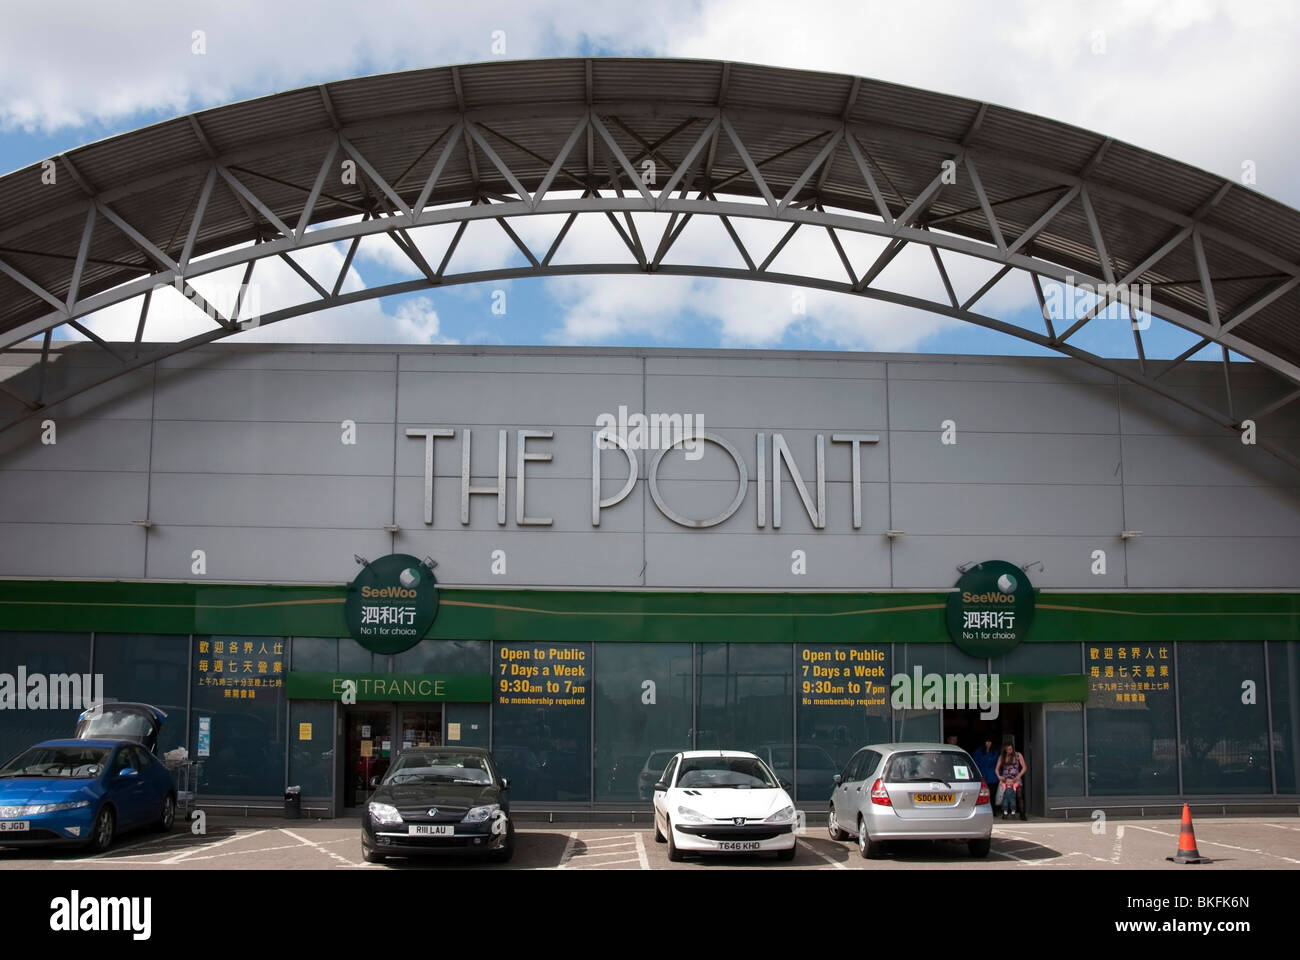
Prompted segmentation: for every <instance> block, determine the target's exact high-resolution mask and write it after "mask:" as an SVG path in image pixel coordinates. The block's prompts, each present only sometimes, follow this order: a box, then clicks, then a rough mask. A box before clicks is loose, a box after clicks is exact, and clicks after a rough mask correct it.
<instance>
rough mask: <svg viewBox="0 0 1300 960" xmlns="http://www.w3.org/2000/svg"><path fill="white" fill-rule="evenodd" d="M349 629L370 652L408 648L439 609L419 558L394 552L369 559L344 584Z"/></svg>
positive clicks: (426, 569) (425, 630)
mask: <svg viewBox="0 0 1300 960" xmlns="http://www.w3.org/2000/svg"><path fill="white" fill-rule="evenodd" d="M343 614H344V616H345V617H346V618H347V623H348V633H350V634H351V635H352V636H353V638H354V639H355V640H356V641H357V643H359V644H361V645H362V646H363V647H365V648H366V649H367V650H370V651H371V652H373V653H401V652H402V651H404V650H410V649H411V648H412V647H413V646H415V645H416V644H417V643H419V642H420V640H421V638H423V637H424V635H425V634H426V633H428V632H429V627H430V626H432V624H433V618H434V617H435V616H437V614H438V585H437V582H436V581H435V580H434V578H433V570H431V569H430V568H429V567H428V566H427V565H426V564H425V563H424V562H423V561H420V560H418V559H416V558H415V557H413V556H411V555H410V554H406V553H393V554H389V555H388V556H386V557H380V558H379V559H378V560H375V561H374V562H373V563H367V564H366V565H365V568H364V569H362V571H361V572H360V573H358V574H357V577H356V579H355V580H353V581H352V582H351V583H350V584H348V593H347V599H346V600H345V601H344V604H343Z"/></svg>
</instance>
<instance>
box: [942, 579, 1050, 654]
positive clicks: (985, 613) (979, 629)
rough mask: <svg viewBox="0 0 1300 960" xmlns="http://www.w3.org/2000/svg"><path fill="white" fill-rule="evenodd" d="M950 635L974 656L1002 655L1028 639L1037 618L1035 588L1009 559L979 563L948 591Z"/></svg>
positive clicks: (953, 640) (966, 651)
mask: <svg viewBox="0 0 1300 960" xmlns="http://www.w3.org/2000/svg"><path fill="white" fill-rule="evenodd" d="M947 619H948V636H950V637H952V642H953V643H955V644H957V647H958V649H960V650H961V651H962V652H964V653H967V654H969V655H970V656H972V657H999V656H1002V654H1004V653H1008V652H1010V651H1011V650H1013V649H1014V648H1015V646H1016V645H1017V644H1018V643H1020V641H1021V640H1023V639H1024V638H1025V635H1026V634H1027V633H1028V632H1029V626H1030V624H1031V623H1033V620H1034V588H1033V585H1032V584H1030V582H1029V577H1028V576H1027V575H1026V574H1025V571H1023V570H1021V569H1020V568H1019V567H1018V566H1016V565H1015V564H1014V563H1007V562H1006V561H1005V560H986V561H984V562H983V563H977V564H975V566H973V567H971V568H970V569H969V570H967V571H966V572H965V573H963V574H962V575H961V578H960V579H959V580H958V581H957V589H956V590H954V591H953V592H952V593H950V594H948V609H947Z"/></svg>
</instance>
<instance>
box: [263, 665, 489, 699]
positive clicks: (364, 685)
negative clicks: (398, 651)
mask: <svg viewBox="0 0 1300 960" xmlns="http://www.w3.org/2000/svg"><path fill="white" fill-rule="evenodd" d="M349 683H350V684H352V688H351V691H350V692H351V693H352V695H353V696H354V697H355V698H356V700H357V701H361V700H406V701H449V702H455V703H487V702H488V701H489V700H491V699H492V678H491V677H490V676H489V675H488V674H486V673H482V674H479V673H349V672H346V671H342V670H340V671H333V670H323V671H314V670H291V671H289V672H288V673H287V674H285V678H284V689H285V694H286V695H287V696H288V698H289V699H290V700H342V699H343V698H344V696H345V695H347V694H348V693H349V687H348V684H349Z"/></svg>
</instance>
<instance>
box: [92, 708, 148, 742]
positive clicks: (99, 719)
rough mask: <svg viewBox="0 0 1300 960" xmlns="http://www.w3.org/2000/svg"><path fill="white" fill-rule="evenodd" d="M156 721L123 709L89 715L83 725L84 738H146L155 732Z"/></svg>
mask: <svg viewBox="0 0 1300 960" xmlns="http://www.w3.org/2000/svg"><path fill="white" fill-rule="evenodd" d="M153 727H154V721H153V720H152V719H150V718H149V717H146V716H145V715H144V714H142V713H128V712H126V711H123V710H112V711H105V712H102V713H92V714H90V715H88V716H87V717H86V718H85V719H84V720H83V721H82V726H81V732H80V737H81V739H83V740H95V739H98V738H100V737H102V738H104V739H105V740H144V739H145V738H146V737H148V736H149V735H150V734H151V733H152V732H153Z"/></svg>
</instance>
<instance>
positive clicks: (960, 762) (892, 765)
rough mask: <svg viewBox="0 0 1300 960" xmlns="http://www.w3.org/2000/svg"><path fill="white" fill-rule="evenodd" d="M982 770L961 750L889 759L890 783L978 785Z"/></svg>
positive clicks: (908, 753) (887, 777) (906, 753)
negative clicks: (976, 781) (964, 782)
mask: <svg viewBox="0 0 1300 960" xmlns="http://www.w3.org/2000/svg"><path fill="white" fill-rule="evenodd" d="M980 779H982V777H981V775H980V772H979V768H978V767H976V766H975V761H973V760H972V759H971V758H970V757H969V756H967V754H966V753H965V752H964V751H961V750H907V751H904V752H902V753H896V754H894V755H893V756H892V757H890V758H889V765H888V766H887V767H886V768H885V782H886V783H921V782H929V781H931V780H944V781H947V782H949V783H951V782H953V781H974V780H980Z"/></svg>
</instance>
